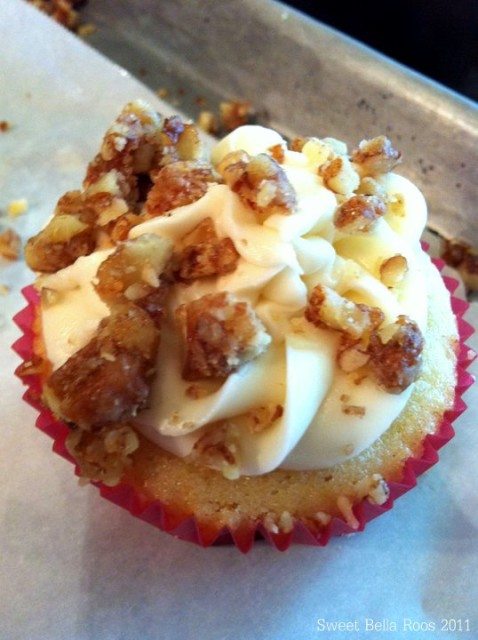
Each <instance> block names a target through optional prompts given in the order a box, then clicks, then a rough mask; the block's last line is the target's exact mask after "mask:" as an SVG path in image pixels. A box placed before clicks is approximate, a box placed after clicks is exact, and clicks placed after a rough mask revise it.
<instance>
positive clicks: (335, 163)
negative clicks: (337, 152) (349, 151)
mask: <svg viewBox="0 0 478 640" xmlns="http://www.w3.org/2000/svg"><path fill="white" fill-rule="evenodd" d="M319 175H320V176H322V178H323V180H324V183H325V185H326V187H328V188H329V189H331V190H332V191H334V192H335V193H338V194H341V195H347V194H349V193H352V192H353V191H355V189H357V187H358V186H359V184H360V178H359V175H358V173H357V172H356V171H355V169H354V167H353V166H352V164H351V162H350V160H349V159H348V158H347V157H345V156H336V157H335V158H333V159H332V160H329V161H328V162H325V163H324V164H322V165H321V166H320V167H319Z"/></svg>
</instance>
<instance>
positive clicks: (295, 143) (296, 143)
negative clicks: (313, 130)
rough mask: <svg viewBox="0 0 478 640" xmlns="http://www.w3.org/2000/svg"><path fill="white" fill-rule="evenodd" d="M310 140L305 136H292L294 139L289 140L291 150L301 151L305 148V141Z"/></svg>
mask: <svg viewBox="0 0 478 640" xmlns="http://www.w3.org/2000/svg"><path fill="white" fill-rule="evenodd" d="M309 140H310V138H303V137H297V138H292V140H291V141H290V142H289V149H290V150H291V151H298V152H300V151H302V149H303V148H304V145H305V143H306V142H308V141H309Z"/></svg>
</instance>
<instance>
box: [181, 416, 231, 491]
mask: <svg viewBox="0 0 478 640" xmlns="http://www.w3.org/2000/svg"><path fill="white" fill-rule="evenodd" d="M238 458H239V445H238V439H237V434H236V431H235V429H234V426H233V425H232V424H230V423H229V422H227V421H226V420H221V421H219V422H214V423H211V424H209V425H207V428H206V430H205V432H204V434H203V435H202V436H201V437H200V438H199V440H198V441H197V442H196V444H195V445H194V448H193V450H192V452H191V454H190V459H191V460H192V461H198V462H200V463H201V464H202V465H205V466H207V467H211V468H212V469H217V470H218V471H220V472H221V473H222V474H223V475H224V476H225V477H226V478H228V479H229V480H235V479H237V478H238V477H239V468H238V462H239V460H238Z"/></svg>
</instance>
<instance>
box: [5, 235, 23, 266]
mask: <svg viewBox="0 0 478 640" xmlns="http://www.w3.org/2000/svg"><path fill="white" fill-rule="evenodd" d="M21 246H22V242H21V240H20V236H19V235H18V233H17V232H16V231H14V230H13V229H5V231H2V232H1V233H0V256H1V257H2V258H6V259H7V260H18V256H19V255H20V248H21Z"/></svg>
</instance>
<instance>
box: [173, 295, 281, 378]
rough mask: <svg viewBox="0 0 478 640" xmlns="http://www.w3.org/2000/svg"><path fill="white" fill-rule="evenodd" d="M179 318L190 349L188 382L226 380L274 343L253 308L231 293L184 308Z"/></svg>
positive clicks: (188, 349) (182, 307)
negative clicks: (213, 378) (214, 379)
mask: <svg viewBox="0 0 478 640" xmlns="http://www.w3.org/2000/svg"><path fill="white" fill-rule="evenodd" d="M176 315H177V319H178V322H179V325H180V328H181V331H182V334H183V337H184V341H185V347H186V354H185V364H184V368H183V378H184V379H185V380H198V379H201V378H212V377H218V378H224V377H226V376H228V375H229V374H230V373H232V372H233V371H236V370H237V369H238V368H239V367H240V366H241V365H242V364H244V363H245V362H248V361H249V360H252V359H254V358H256V357H257V356H258V355H260V354H261V353H262V352H263V351H264V350H265V349H266V347H267V346H268V345H269V343H270V340H271V339H270V336H269V335H268V334H267V333H266V331H265V329H264V327H263V325H262V323H261V322H260V320H259V319H258V317H257V316H256V314H255V312H254V310H253V309H252V307H251V306H250V304H249V303H248V302H238V301H237V300H236V299H235V298H234V297H233V296H232V295H230V294H228V293H217V294H209V295H205V296H203V297H202V298H199V299H198V300H194V301H193V302H190V303H189V304H183V305H181V306H180V307H179V308H178V309H177V311H176Z"/></svg>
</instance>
